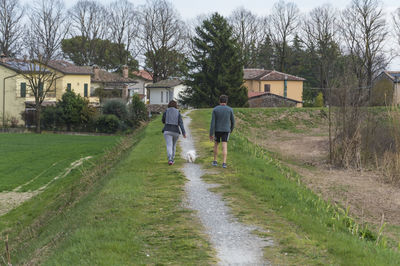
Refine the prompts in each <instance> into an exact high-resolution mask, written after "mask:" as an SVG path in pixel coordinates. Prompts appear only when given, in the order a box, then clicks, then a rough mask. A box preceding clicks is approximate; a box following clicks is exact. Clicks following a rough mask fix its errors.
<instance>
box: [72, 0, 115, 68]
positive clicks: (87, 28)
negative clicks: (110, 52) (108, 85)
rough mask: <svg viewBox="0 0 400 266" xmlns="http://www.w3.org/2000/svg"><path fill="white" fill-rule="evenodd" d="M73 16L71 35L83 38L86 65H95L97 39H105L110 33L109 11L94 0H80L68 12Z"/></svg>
mask: <svg viewBox="0 0 400 266" xmlns="http://www.w3.org/2000/svg"><path fill="white" fill-rule="evenodd" d="M68 14H69V16H70V18H71V31H70V33H71V35H72V36H75V37H76V36H80V37H81V38H82V42H81V46H82V49H81V51H82V53H83V55H84V58H85V60H84V61H85V62H83V64H84V65H93V64H94V62H92V59H93V57H94V53H95V45H96V40H97V39H103V38H105V37H106V35H107V34H108V29H107V18H108V13H107V11H106V9H105V8H104V6H102V5H101V4H99V3H98V2H96V1H94V0H79V1H78V2H77V3H76V4H75V5H74V6H73V7H72V8H71V9H70V10H69V12H68Z"/></svg>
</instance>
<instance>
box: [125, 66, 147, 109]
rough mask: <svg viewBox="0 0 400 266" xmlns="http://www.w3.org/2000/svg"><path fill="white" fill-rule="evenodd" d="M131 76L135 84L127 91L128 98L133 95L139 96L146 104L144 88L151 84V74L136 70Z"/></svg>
mask: <svg viewBox="0 0 400 266" xmlns="http://www.w3.org/2000/svg"><path fill="white" fill-rule="evenodd" d="M132 74H133V75H134V76H135V78H134V79H135V81H136V82H137V83H136V84H135V85H134V86H133V87H132V88H131V89H130V90H129V96H132V95H133V94H135V93H136V94H139V95H140V96H141V97H142V98H143V101H144V102H145V103H147V101H148V98H147V90H146V86H147V85H148V84H151V83H152V82H153V77H152V76H151V73H149V72H147V71H146V70H138V71H133V72H132Z"/></svg>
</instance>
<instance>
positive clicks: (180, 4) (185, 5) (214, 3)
mask: <svg viewBox="0 0 400 266" xmlns="http://www.w3.org/2000/svg"><path fill="white" fill-rule="evenodd" d="M21 1H22V2H23V3H28V4H29V3H31V2H32V0H21ZM77 1H78V0H64V3H65V5H66V8H70V7H72V6H73V5H74V4H75V3H76V2H77ZM130 1H131V2H132V3H133V4H134V5H142V4H145V3H146V0H130ZM98 2H100V3H103V4H109V3H111V2H114V0H98ZM170 2H172V3H173V4H174V6H175V8H176V9H177V10H178V12H179V13H180V15H181V17H182V19H183V20H186V21H190V20H191V19H194V18H196V17H197V16H198V15H202V14H210V13H213V12H219V13H220V14H221V15H224V16H229V15H230V14H231V12H232V11H233V10H234V9H236V8H238V7H244V8H246V9H248V10H250V11H251V12H253V13H255V14H257V15H260V16H264V15H267V14H269V13H270V10H271V8H272V5H273V4H274V3H275V2H276V1H275V0H170ZM291 2H294V3H296V4H297V6H298V7H299V8H300V10H301V11H302V12H308V11H310V10H311V9H313V8H314V7H317V6H320V5H322V4H324V3H329V4H331V5H332V6H333V7H335V8H337V9H343V8H345V7H346V6H348V5H349V3H350V2H351V0H335V1H319V0H292V1H291ZM381 2H382V3H383V7H384V10H385V12H386V14H387V16H386V17H387V19H388V20H390V15H389V14H390V13H391V12H392V11H393V10H395V9H396V8H399V7H400V0H383V1H381ZM393 40H394V39H393ZM389 45H390V44H389ZM390 68H391V69H393V70H394V69H396V70H400V58H396V59H395V60H394V61H393V62H392V64H391V65H390Z"/></svg>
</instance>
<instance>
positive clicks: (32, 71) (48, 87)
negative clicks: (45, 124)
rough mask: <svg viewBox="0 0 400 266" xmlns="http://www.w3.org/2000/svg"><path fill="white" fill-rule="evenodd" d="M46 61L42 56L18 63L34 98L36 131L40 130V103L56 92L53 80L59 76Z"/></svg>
mask: <svg viewBox="0 0 400 266" xmlns="http://www.w3.org/2000/svg"><path fill="white" fill-rule="evenodd" d="M48 62H49V60H48V59H47V58H45V57H42V56H40V57H39V58H37V59H33V60H29V61H27V60H24V62H19V65H20V66H22V67H21V70H22V71H21V72H20V73H21V75H22V76H23V77H24V79H25V80H26V81H27V88H28V89H29V92H30V93H31V94H33V96H34V98H35V110H36V133H40V132H41V119H40V118H41V117H40V116H41V111H42V103H43V102H44V100H45V99H46V96H47V95H48V94H49V93H50V92H53V93H55V92H56V91H55V83H56V82H55V81H56V80H57V78H59V76H58V75H57V73H56V72H55V71H54V70H52V69H50V68H48V67H47V64H48Z"/></svg>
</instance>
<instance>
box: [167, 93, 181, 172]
mask: <svg viewBox="0 0 400 266" xmlns="http://www.w3.org/2000/svg"><path fill="white" fill-rule="evenodd" d="M162 122H163V124H165V125H164V128H163V130H162V132H163V133H164V138H165V143H166V145H167V155H168V164H169V165H173V164H174V159H175V152H176V143H177V142H178V138H179V134H181V132H182V135H183V137H184V138H186V132H185V128H184V126H183V121H182V116H181V113H180V112H179V110H178V106H177V104H176V102H175V101H174V100H172V101H170V102H169V104H168V109H167V111H165V112H164V114H163V117H162ZM179 129H180V130H179Z"/></svg>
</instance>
